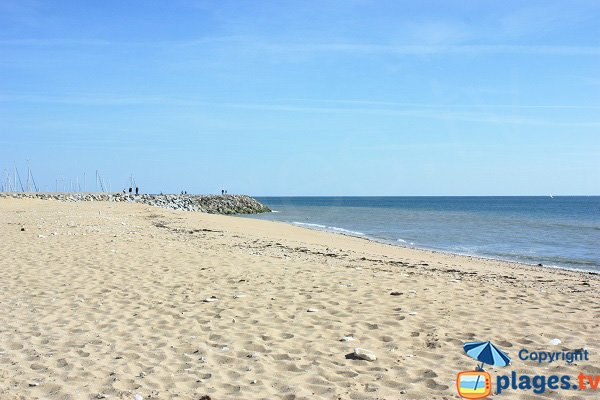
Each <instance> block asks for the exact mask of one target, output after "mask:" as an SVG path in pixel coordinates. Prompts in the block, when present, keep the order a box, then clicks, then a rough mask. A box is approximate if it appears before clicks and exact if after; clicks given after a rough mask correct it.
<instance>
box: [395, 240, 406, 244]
mask: <svg viewBox="0 0 600 400" xmlns="http://www.w3.org/2000/svg"><path fill="white" fill-rule="evenodd" d="M396 242H400V243H406V240H404V239H397V240H396Z"/></svg>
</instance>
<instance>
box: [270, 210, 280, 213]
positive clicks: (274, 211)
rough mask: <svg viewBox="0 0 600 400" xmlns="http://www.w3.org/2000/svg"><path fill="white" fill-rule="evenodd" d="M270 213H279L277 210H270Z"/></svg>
mask: <svg viewBox="0 0 600 400" xmlns="http://www.w3.org/2000/svg"><path fill="white" fill-rule="evenodd" d="M271 212H272V213H278V212H279V211H277V210H271Z"/></svg>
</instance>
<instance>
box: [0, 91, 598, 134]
mask: <svg viewBox="0 0 600 400" xmlns="http://www.w3.org/2000/svg"><path fill="white" fill-rule="evenodd" d="M0 102H4V103H32V104H38V103H42V104H59V105H60V104H68V105H77V106H84V107H86V106H109V107H110V106H160V107H169V106H173V107H183V106H185V107H192V108H194V107H198V108H205V109H218V108H230V109H237V110H252V111H264V112H283V113H305V114H349V115H355V114H363V115H378V116H390V117H407V118H408V117H410V118H424V119H434V120H448V121H462V122H478V123H491V124H511V125H536V126H569V127H600V121H581V120H577V121H568V120H564V118H551V119H548V118H540V117H537V116H535V115H527V110H536V109H540V110H541V109H545V110H557V111H559V110H578V109H600V105H583V106H582V105H568V104H530V105H527V104H525V105H512V104H422V103H395V102H385V101H371V100H329V99H288V100H282V101H278V102H243V103H242V102H215V101H211V100H206V99H186V98H176V97H169V96H119V95H104V96H47V95H41V94H14V93H13V94H11V93H8V94H0ZM516 111H519V113H515V112H516ZM523 113H524V114H523Z"/></svg>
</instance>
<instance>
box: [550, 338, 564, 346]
mask: <svg viewBox="0 0 600 400" xmlns="http://www.w3.org/2000/svg"><path fill="white" fill-rule="evenodd" d="M561 343H562V341H561V340H560V339H556V338H555V339H552V340H551V341H550V344H551V345H553V346H558V345H559V344H561Z"/></svg>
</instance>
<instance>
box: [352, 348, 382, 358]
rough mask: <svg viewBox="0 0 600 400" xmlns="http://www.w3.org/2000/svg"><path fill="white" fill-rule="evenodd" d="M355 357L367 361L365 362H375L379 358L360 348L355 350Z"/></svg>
mask: <svg viewBox="0 0 600 400" xmlns="http://www.w3.org/2000/svg"><path fill="white" fill-rule="evenodd" d="M353 354H354V357H356V358H358V359H360V360H365V361H375V360H377V356H376V355H375V354H373V353H372V352H370V351H369V350H365V349H359V348H358V347H357V348H356V349H354V353H353Z"/></svg>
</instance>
